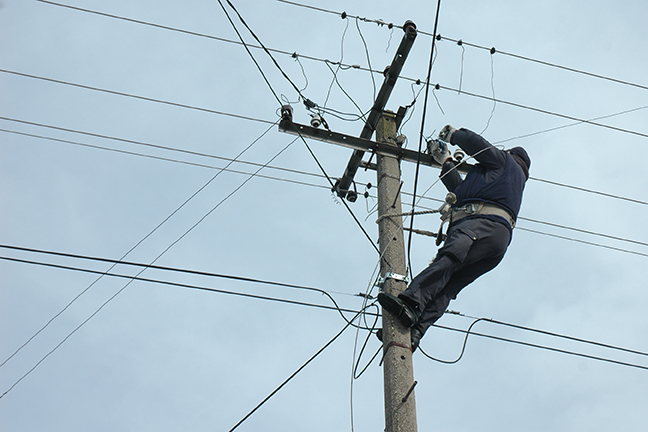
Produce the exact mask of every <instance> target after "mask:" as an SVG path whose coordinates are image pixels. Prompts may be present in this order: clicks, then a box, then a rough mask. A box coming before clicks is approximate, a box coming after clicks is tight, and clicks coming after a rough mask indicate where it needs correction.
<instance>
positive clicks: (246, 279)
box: [0, 245, 648, 369]
mask: <svg viewBox="0 0 648 432" xmlns="http://www.w3.org/2000/svg"><path fill="white" fill-rule="evenodd" d="M5 246H6V245H3V246H2V247H3V248H5ZM9 248H10V249H11V248H16V247H15V246H10V247H9ZM17 249H18V250H21V249H26V250H28V251H29V250H30V249H28V248H20V247H18V248H17ZM35 251H37V252H41V251H39V250H35ZM42 252H44V253H49V252H47V251H42ZM54 254H55V255H58V254H59V253H54ZM79 257H81V258H85V259H91V260H97V259H96V258H94V257H85V256H81V255H79ZM0 259H1V260H4V261H10V262H18V263H23V264H29V265H39V266H46V267H51V268H58V269H63V270H72V271H78V272H85V273H94V274H105V275H106V276H111V277H117V278H125V279H132V278H133V276H132V275H122V274H117V273H109V272H104V271H100V270H92V269H85V268H80V267H72V266H65V265H61V264H53V263H45V262H38V261H33V260H24V259H19V258H13V257H0ZM99 260H101V261H103V260H104V259H99ZM108 261H110V260H108ZM120 264H121V263H120ZM130 264H132V265H136V266H141V267H147V265H146V264H143V263H139V264H138V263H130ZM159 268H160V270H167V271H176V272H180V273H190V274H193V273H196V274H200V275H203V276H212V277H219V278H220V277H224V278H226V279H232V280H238V281H243V282H251V283H258V284H270V285H278V286H286V287H289V288H297V289H302V288H305V289H307V290H311V288H312V287H304V286H300V285H292V284H284V283H280V282H271V281H264V280H260V279H254V278H245V277H240V276H231V275H220V274H213V273H206V272H195V271H192V270H185V269H176V268H171V267H159ZM135 280H137V281H142V282H149V283H155V284H163V285H168V286H173V287H178V288H189V289H196V290H201V291H210V292H215V293H220V294H229V295H236V296H241V297H245V298H254V299H261V300H270V301H278V302H282V303H288V304H294V305H299V306H307V307H315V308H320V309H326V310H337V311H338V312H349V313H353V314H360V313H365V314H367V315H371V316H378V314H375V313H371V312H367V311H366V310H364V309H367V308H368V307H367V308H364V309H362V310H360V311H357V310H350V309H343V308H339V307H336V306H326V305H319V304H313V303H306V302H300V301H295V300H288V299H280V298H273V297H268V296H260V295H255V294H247V293H241V292H236V291H227V290H220V289H216V288H210V287H204V286H198V285H191V284H184V283H179V282H171V281H165V280H158V279H150V278H143V277H141V276H138V277H136V278H135ZM312 290H313V291H317V292H322V291H324V290H321V291H320V290H319V289H318V288H313V289H312ZM325 292H326V291H325ZM370 306H371V305H370ZM446 313H448V314H453V315H459V316H462V317H466V318H471V319H477V318H474V317H469V316H467V315H464V314H461V313H458V312H454V311H450V310H449V311H447V312H446ZM479 320H480V321H486V322H491V323H493V324H497V325H503V326H507V327H512V328H517V329H520V330H523V331H529V332H534V333H540V334H544V335H547V336H551V337H556V338H560V339H566V340H569V341H573V342H579V343H584V344H589V345H593V346H598V347H602V348H607V349H611V350H615V351H621V352H626V353H632V354H636V355H641V356H648V353H647V352H643V351H638V350H633V349H628V348H624V347H619V346H616V345H611V344H605V343H600V342H596V341H592V340H588V339H583V338H576V337H572V336H568V335H563V334H560V333H556V332H548V331H545V330H539V329H534V328H531V327H526V326H520V325H517V324H511V323H506V322H503V321H498V320H494V319H492V318H479ZM349 322H353V320H347V324H348V323H349ZM434 327H436V328H440V329H443V330H450V331H454V332H459V333H464V334H466V333H468V331H467V330H463V329H458V328H454V327H448V326H443V325H439V324H436V323H435V324H434ZM365 329H366V330H370V329H369V328H365ZM470 334H472V335H474V336H479V337H484V338H488V339H494V340H499V341H503V342H510V343H514V344H519V345H524V346H531V347H534V348H540V349H546V350H550V351H555V352H560V353H563V354H570V355H576V356H581V357H587V358H590V359H594V360H601V361H606V362H609V363H615V364H619V365H623V366H630V367H635V368H639V369H648V367H646V366H642V365H638V364H634V363H625V362H618V361H616V360H612V359H608V358H604V357H595V356H588V355H585V354H582V353H578V352H575V351H569V350H560V349H556V348H552V347H548V346H546V345H539V344H531V343H528V342H524V341H519V340H515V339H510V338H503V337H498V336H493V335H490V334H485V333H477V332H471V333H470Z"/></svg>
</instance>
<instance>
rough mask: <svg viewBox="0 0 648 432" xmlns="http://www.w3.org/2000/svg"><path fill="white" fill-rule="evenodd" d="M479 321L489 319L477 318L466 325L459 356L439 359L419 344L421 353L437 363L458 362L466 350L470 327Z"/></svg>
mask: <svg viewBox="0 0 648 432" xmlns="http://www.w3.org/2000/svg"><path fill="white" fill-rule="evenodd" d="M446 313H451V312H448V311H446ZM480 321H489V320H488V319H486V318H477V319H475V320H474V321H473V322H472V324H470V327H468V330H466V337H465V338H464V341H463V346H462V347H461V353H460V354H459V357H457V358H456V359H454V360H441V359H438V358H435V357H432V356H431V355H429V354H428V353H426V352H425V351H424V350H423V347H421V346H420V345H419V351H421V354H423V355H424V356H425V357H427V358H429V359H430V360H434V361H436V362H439V363H443V364H448V365H450V364H456V363H459V361H460V360H461V359H462V358H463V355H464V353H465V352H466V345H467V344H468V336H470V334H471V332H472V328H473V327H474V326H475V324H477V323H478V322H480Z"/></svg>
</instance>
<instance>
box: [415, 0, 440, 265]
mask: <svg viewBox="0 0 648 432" xmlns="http://www.w3.org/2000/svg"><path fill="white" fill-rule="evenodd" d="M440 11H441V0H438V2H437V8H436V16H435V18H434V32H435V33H436V31H437V26H438V25H439V12H440ZM435 42H436V39H432V47H431V48H430V60H429V62H428V70H427V77H426V79H425V96H424V98H423V113H422V115H421V129H420V131H419V143H418V153H417V156H416V170H415V173H414V190H413V192H412V217H411V218H410V229H409V235H408V237H407V268H408V269H409V272H410V276H411V277H412V278H413V277H414V275H413V274H412V262H411V260H410V251H411V249H412V235H413V231H412V229H413V228H414V209H415V207H416V198H417V197H416V192H417V187H418V180H419V170H420V167H421V151H422V150H423V133H424V131H425V118H426V117H427V115H426V114H427V104H428V96H429V93H430V78H431V77H432V65H433V64H434V47H435Z"/></svg>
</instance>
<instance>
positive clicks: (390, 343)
mask: <svg viewBox="0 0 648 432" xmlns="http://www.w3.org/2000/svg"><path fill="white" fill-rule="evenodd" d="M393 346H397V347H401V348H405V349H406V350H408V351H412V348H411V347H409V346H407V345H405V344H402V343H400V342H396V341H391V342H389V343H388V344H387V348H385V350H384V351H383V355H382V358H381V359H380V363H379V364H378V366H382V364H383V362H384V361H385V356H386V355H387V353H388V352H389V348H391V347H393Z"/></svg>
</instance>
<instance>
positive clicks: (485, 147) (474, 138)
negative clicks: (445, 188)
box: [444, 128, 506, 183]
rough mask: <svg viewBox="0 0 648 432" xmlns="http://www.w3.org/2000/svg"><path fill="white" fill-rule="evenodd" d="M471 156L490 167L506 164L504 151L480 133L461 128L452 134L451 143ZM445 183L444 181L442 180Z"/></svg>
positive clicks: (500, 166)
mask: <svg viewBox="0 0 648 432" xmlns="http://www.w3.org/2000/svg"><path fill="white" fill-rule="evenodd" d="M451 144H454V145H456V146H459V147H461V149H462V150H463V151H465V152H466V153H468V154H469V155H471V156H473V157H474V158H475V159H476V160H477V162H479V163H480V164H482V165H484V166H485V167H487V168H490V169H498V168H503V167H504V165H506V153H505V152H504V151H503V150H500V149H498V148H496V147H493V146H492V145H491V143H489V142H488V141H486V140H485V139H484V138H483V137H482V136H481V135H478V134H476V133H475V132H472V131H470V130H468V129H464V128H461V129H459V130H457V131H455V133H453V134H452V143H451ZM444 183H445V182H444Z"/></svg>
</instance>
